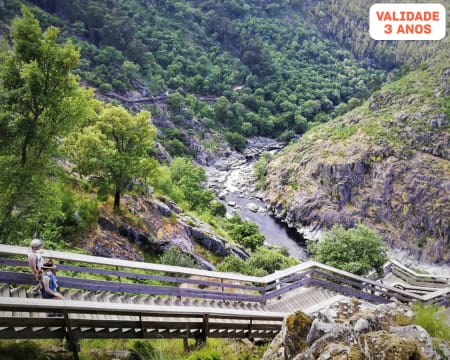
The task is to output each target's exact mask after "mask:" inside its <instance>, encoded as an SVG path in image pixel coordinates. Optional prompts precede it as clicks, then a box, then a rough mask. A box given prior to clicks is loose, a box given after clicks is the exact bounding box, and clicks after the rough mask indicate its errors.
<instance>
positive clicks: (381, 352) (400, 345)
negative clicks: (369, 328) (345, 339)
mask: <svg viewBox="0 0 450 360" xmlns="http://www.w3.org/2000/svg"><path fill="white" fill-rule="evenodd" d="M360 343H361V344H362V351H363V355H364V357H365V359H373V360H420V359H423V357H422V355H421V351H420V348H419V346H418V344H417V342H416V340H414V339H411V338H409V339H404V338H401V337H399V336H398V335H395V334H390V333H388V332H387V331H384V330H382V331H376V332H372V333H368V334H364V335H361V337H360Z"/></svg>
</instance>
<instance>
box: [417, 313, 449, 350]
mask: <svg viewBox="0 0 450 360" xmlns="http://www.w3.org/2000/svg"><path fill="white" fill-rule="evenodd" d="M414 313H415V314H414V320H413V321H414V323H415V324H417V325H420V326H422V327H423V328H424V329H425V330H426V331H427V332H428V333H429V334H430V335H431V336H432V337H434V338H440V339H442V340H445V341H450V325H449V324H448V321H447V319H446V317H447V314H446V310H445V308H444V307H436V306H433V305H423V304H415V305H414Z"/></svg>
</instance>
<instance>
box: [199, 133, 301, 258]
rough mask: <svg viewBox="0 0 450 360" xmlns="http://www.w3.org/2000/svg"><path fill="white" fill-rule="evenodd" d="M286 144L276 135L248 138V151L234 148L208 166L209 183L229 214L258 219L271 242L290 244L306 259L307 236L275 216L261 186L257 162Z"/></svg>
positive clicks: (294, 252) (294, 253)
mask: <svg viewBox="0 0 450 360" xmlns="http://www.w3.org/2000/svg"><path fill="white" fill-rule="evenodd" d="M284 146H285V144H283V143H280V142H277V141H275V140H273V139H269V138H262V137H255V138H252V139H250V140H249V141H248V145H247V148H246V149H245V151H244V152H242V153H239V152H235V151H230V152H227V153H224V154H223V156H221V157H220V158H217V159H216V160H215V162H214V164H213V165H211V166H208V167H205V170H206V174H207V177H208V187H209V188H211V189H212V190H213V191H214V192H215V193H216V194H217V196H218V197H219V198H220V199H221V200H222V202H223V203H224V204H225V206H226V207H227V212H228V215H230V216H231V215H232V214H235V213H237V214H239V216H241V217H242V218H243V219H247V220H250V221H253V222H254V223H256V224H257V225H258V226H259V228H260V231H261V232H262V233H263V234H264V236H265V237H266V243H267V244H268V245H276V246H279V247H285V248H287V250H288V252H289V254H290V255H291V256H293V257H295V258H297V259H300V260H304V259H306V254H305V252H304V248H303V246H304V239H303V238H302V237H301V236H300V235H299V233H298V232H297V230H296V229H288V228H287V227H286V224H285V223H282V222H281V220H279V219H277V218H275V217H273V214H272V212H271V211H269V210H268V206H267V204H266V203H265V202H264V201H263V198H264V196H265V194H264V191H262V190H260V189H258V187H257V179H256V177H255V175H254V170H253V166H254V164H255V162H256V161H257V160H258V159H259V157H260V155H261V154H263V153H264V152H270V153H276V152H278V151H280V150H281V149H282V148H283V147H284Z"/></svg>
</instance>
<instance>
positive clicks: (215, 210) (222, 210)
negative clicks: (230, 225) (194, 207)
mask: <svg viewBox="0 0 450 360" xmlns="http://www.w3.org/2000/svg"><path fill="white" fill-rule="evenodd" d="M209 211H210V212H211V214H212V215H214V216H220V217H224V216H225V215H226V213H227V208H226V207H225V205H224V204H222V203H221V202H220V201H217V200H213V201H211V204H209Z"/></svg>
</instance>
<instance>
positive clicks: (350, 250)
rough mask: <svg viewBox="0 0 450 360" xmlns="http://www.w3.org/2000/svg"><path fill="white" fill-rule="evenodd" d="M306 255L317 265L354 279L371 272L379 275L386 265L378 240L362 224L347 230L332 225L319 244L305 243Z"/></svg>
mask: <svg viewBox="0 0 450 360" xmlns="http://www.w3.org/2000/svg"><path fill="white" fill-rule="evenodd" d="M308 251H309V252H310V253H311V255H312V257H313V258H314V259H315V260H317V261H319V262H322V263H324V264H327V265H330V266H334V267H337V268H339V269H342V270H345V271H349V272H351V273H354V274H357V275H364V274H367V273H368V272H369V271H371V270H376V271H377V273H378V274H382V273H383V265H384V263H385V262H386V261H387V257H386V249H385V245H384V243H383V241H382V240H381V237H380V236H379V235H378V234H377V233H376V232H375V231H373V230H371V229H369V228H368V227H366V226H365V225H362V224H359V225H357V226H356V227H355V228H352V229H348V230H346V229H344V228H343V227H342V226H341V225H334V226H333V227H332V228H331V230H329V231H328V232H327V233H326V234H325V237H324V239H323V240H322V241H319V242H317V243H313V242H309V243H308Z"/></svg>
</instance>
